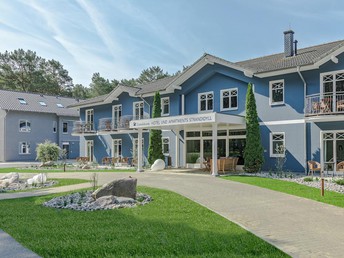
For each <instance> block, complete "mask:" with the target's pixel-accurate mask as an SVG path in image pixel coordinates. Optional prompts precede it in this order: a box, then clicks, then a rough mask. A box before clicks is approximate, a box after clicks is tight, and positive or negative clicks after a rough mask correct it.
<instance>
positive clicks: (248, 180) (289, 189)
mask: <svg viewBox="0 0 344 258" xmlns="http://www.w3.org/2000/svg"><path fill="white" fill-rule="evenodd" d="M221 178H223V179H227V180H231V181H236V182H240V183H245V184H250V185H255V186H259V187H263V188H267V189H270V190H274V191H278V192H282V193H287V194H291V195H295V196H299V197H303V198H307V199H311V200H314V201H318V202H323V203H327V204H332V205H334V206H338V207H342V208H343V207H344V194H340V193H336V192H332V191H325V194H324V196H321V194H320V189H317V188H314V187H309V186H306V185H301V184H298V183H294V182H287V181H282V180H278V179H271V178H261V177H255V176H226V177H221ZM318 183H319V184H320V181H319V182H318Z"/></svg>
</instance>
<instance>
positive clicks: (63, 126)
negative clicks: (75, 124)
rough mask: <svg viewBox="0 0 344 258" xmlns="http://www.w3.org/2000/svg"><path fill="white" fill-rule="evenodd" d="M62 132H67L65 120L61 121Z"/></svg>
mask: <svg viewBox="0 0 344 258" xmlns="http://www.w3.org/2000/svg"><path fill="white" fill-rule="evenodd" d="M62 132H63V133H68V123H67V122H63V124H62Z"/></svg>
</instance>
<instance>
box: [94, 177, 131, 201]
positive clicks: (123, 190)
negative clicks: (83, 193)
mask: <svg viewBox="0 0 344 258" xmlns="http://www.w3.org/2000/svg"><path fill="white" fill-rule="evenodd" d="M136 185H137V179H136V178H132V177H129V178H122V179H117V180H114V181H112V182H110V183H107V184H105V185H103V186H102V187H100V188H98V189H97V190H96V191H94V192H93V193H92V197H93V198H94V199H98V198H100V197H102V196H107V195H114V196H118V197H129V198H133V199H135V198H136Z"/></svg>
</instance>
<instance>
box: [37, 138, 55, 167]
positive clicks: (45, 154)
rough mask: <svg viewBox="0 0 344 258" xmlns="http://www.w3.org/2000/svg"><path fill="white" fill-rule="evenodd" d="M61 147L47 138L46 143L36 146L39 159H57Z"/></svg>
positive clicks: (44, 160) (45, 160)
mask: <svg viewBox="0 0 344 258" xmlns="http://www.w3.org/2000/svg"><path fill="white" fill-rule="evenodd" d="M60 151H61V148H60V147H59V146H57V144H56V143H52V142H50V141H48V140H46V141H45V142H44V143H39V144H38V145H37V148H36V152H37V157H36V159H37V160H40V161H41V162H43V163H44V162H47V161H57V160H58V158H59V155H60Z"/></svg>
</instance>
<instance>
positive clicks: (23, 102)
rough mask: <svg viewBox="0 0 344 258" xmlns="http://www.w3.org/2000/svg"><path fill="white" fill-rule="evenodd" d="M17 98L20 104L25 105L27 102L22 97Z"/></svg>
mask: <svg viewBox="0 0 344 258" xmlns="http://www.w3.org/2000/svg"><path fill="white" fill-rule="evenodd" d="M18 100H19V103H20V104H22V105H27V102H26V100H25V99H23V98H18Z"/></svg>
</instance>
